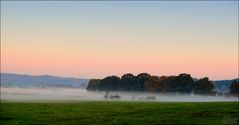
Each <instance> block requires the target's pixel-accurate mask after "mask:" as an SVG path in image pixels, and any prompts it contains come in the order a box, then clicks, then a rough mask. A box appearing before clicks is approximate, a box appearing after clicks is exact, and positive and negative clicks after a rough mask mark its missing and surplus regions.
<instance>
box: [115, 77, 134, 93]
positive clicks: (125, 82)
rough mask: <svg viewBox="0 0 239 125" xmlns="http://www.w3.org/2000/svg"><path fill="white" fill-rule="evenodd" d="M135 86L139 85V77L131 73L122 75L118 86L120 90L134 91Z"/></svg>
mask: <svg viewBox="0 0 239 125" xmlns="http://www.w3.org/2000/svg"><path fill="white" fill-rule="evenodd" d="M135 86H137V78H136V77H135V76H134V75H133V74H131V73H128V74H124V75H123V76H122V77H121V82H120V84H119V86H118V90H119V91H134V90H135Z"/></svg>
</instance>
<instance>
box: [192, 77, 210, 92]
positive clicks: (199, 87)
mask: <svg viewBox="0 0 239 125" xmlns="http://www.w3.org/2000/svg"><path fill="white" fill-rule="evenodd" d="M213 89H214V85H213V83H212V82H211V81H209V79H208V77H205V78H202V79H199V80H198V81H196V82H195V86H194V89H193V92H194V93H195V94H206V95H209V94H211V93H212V92H213Z"/></svg>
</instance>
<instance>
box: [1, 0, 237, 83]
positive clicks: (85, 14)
mask: <svg viewBox="0 0 239 125" xmlns="http://www.w3.org/2000/svg"><path fill="white" fill-rule="evenodd" d="M1 34H2V38H1V39H2V52H3V54H2V55H3V57H6V59H5V58H4V59H5V62H4V63H5V64H6V65H4V67H3V71H6V72H23V73H32V74H41V73H46V74H55V75H69V76H85V77H91V76H92V77H102V76H105V75H108V74H116V75H119V74H122V73H124V72H133V73H138V72H144V71H145V72H149V73H153V74H156V75H157V74H165V75H169V74H174V73H175V74H177V73H180V72H188V73H191V74H193V75H196V76H198V77H201V76H203V75H207V76H209V77H211V78H213V79H222V78H232V77H236V76H237V75H238V71H237V70H236V69H238V65H237V64H238V60H237V59H238V1H209V2H208V1H171V2H166V1H150V2H147V1H114V2H113V1H108V2H107V1H90V2H86V1H70V2H69V1H68V2H67V1H51V2H47V1H25V2H24V1H11V2H10V1H1ZM24 53H33V55H34V54H35V55H36V56H41V53H42V54H45V55H48V56H49V57H44V59H41V61H42V62H44V64H42V65H43V67H44V66H45V69H44V68H41V69H42V70H41V69H34V68H33V67H31V68H32V69H21V68H19V67H23V65H24V61H20V60H18V63H17V62H15V61H16V59H15V61H14V59H13V58H14V57H15V56H16V57H21V55H24ZM57 54H59V55H62V58H63V59H62V60H64V58H65V60H66V59H68V60H69V58H68V57H75V56H77V57H80V58H81V60H76V62H78V64H74V66H75V67H78V68H73V66H72V67H69V66H68V65H65V64H62V65H61V66H62V68H63V69H62V70H60V71H61V73H59V70H58V69H57V67H56V68H55V69H54V68H53V69H49V67H52V66H51V65H50V64H51V61H54V60H50V61H49V62H48V60H49V59H52V57H54V56H55V55H57ZM9 55H11V56H9ZM27 56H29V55H27ZM116 57H117V59H116ZM24 58H26V57H22V60H24ZM29 58H31V57H30V56H29V57H28V59H26V60H28V62H32V63H34V59H29ZM93 58H99V59H102V61H101V60H98V61H99V65H94V66H93V64H92V65H86V64H87V61H92V59H93ZM141 58H145V60H146V59H147V60H148V61H149V62H147V64H145V63H144V62H142V60H141ZM184 58H187V60H188V59H189V58H190V59H191V60H192V61H185V59H184ZM82 60H86V61H85V62H82V64H81V63H80V62H81V61H82ZM103 60H104V61H107V62H111V63H115V62H119V60H121V61H122V62H127V61H128V62H129V64H122V65H121V64H120V63H119V64H115V65H111V64H109V65H110V66H109V65H106V64H107V62H105V63H106V64H105V63H104V61H103ZM193 60H194V61H195V62H193ZM201 60H207V61H208V62H207V61H201ZM225 60H228V61H225ZM137 61H141V62H142V64H141V63H140V64H138V65H137V66H135V67H134V64H135V63H137ZM200 61H201V62H200ZM213 61H216V62H220V64H218V65H216V66H213V65H212V64H211V63H212V62H213ZM9 62H11V63H9ZM173 62H175V64H174V63H173ZM230 62H231V63H230ZM64 63H67V62H64ZM101 63H102V65H100V64H101ZM176 63H178V64H176ZM228 63H230V64H228ZM48 64H49V65H48ZM103 64H105V65H103ZM194 64H195V65H194ZM13 65H14V66H15V67H16V68H11V67H14V66H13ZM72 65H73V64H72ZM228 65H229V66H228ZM90 66H92V67H90ZM188 66H191V68H188ZM200 66H201V67H200ZM227 66H228V67H227ZM85 67H88V68H85ZM102 67H104V68H102ZM107 67H108V68H107ZM114 67H120V69H117V68H115V69H114ZM132 67H133V68H132ZM164 67H169V69H166V68H165V69H164ZM170 67H175V69H170ZM195 67H197V68H195ZM71 68H72V69H71ZM112 68H113V69H112ZM56 69H57V70H56ZM65 69H69V70H74V71H68V70H65ZM81 69H82V70H84V71H79V70H81ZM94 69H97V70H101V72H95V71H94ZM102 70H104V71H105V72H102ZM44 71H45V72H44ZM91 72H94V73H92V74H91Z"/></svg>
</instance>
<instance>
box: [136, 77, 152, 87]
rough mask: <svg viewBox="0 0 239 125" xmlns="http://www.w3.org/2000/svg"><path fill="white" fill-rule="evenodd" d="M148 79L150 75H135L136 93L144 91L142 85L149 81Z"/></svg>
mask: <svg viewBox="0 0 239 125" xmlns="http://www.w3.org/2000/svg"><path fill="white" fill-rule="evenodd" d="M149 77H150V74H148V73H140V74H138V75H137V85H136V87H137V88H136V90H137V91H144V83H145V81H147V80H148V79H149Z"/></svg>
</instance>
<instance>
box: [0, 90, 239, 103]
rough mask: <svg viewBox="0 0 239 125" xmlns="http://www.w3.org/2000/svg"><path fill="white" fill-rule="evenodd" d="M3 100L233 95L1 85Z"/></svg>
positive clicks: (216, 98)
mask: <svg viewBox="0 0 239 125" xmlns="http://www.w3.org/2000/svg"><path fill="white" fill-rule="evenodd" d="M106 95H107V96H106ZM1 101H23V102H24V101H27V102H44V101H47V102H48V101H50V102H54V101H64V102H72V101H73V102H74V101H159V102H225V101H226V102H228V101H238V102H239V98H238V97H232V96H227V97H226V96H200V95H178V94H162V93H139V92H109V93H105V92H87V91H86V90H85V89H76V88H75V89H74V88H17V87H14V88H6V87H1Z"/></svg>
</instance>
